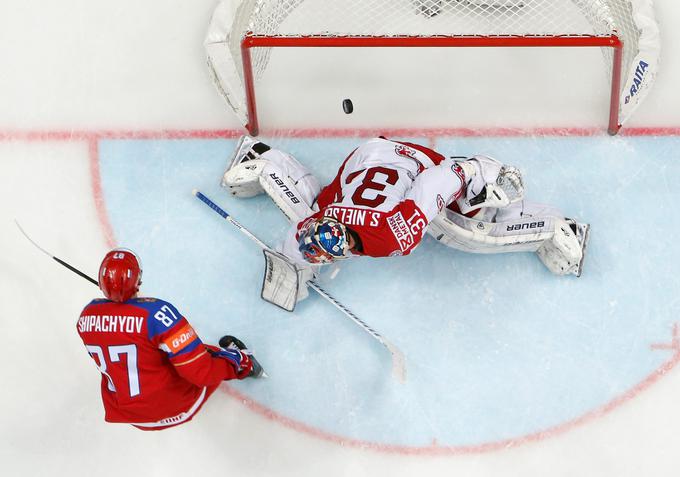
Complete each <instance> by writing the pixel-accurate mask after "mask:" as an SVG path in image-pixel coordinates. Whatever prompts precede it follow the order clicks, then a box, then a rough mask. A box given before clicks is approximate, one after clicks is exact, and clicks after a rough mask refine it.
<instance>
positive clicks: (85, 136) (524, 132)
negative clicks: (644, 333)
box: [0, 127, 680, 456]
mask: <svg viewBox="0 0 680 477" xmlns="http://www.w3.org/2000/svg"><path fill="white" fill-rule="evenodd" d="M241 134H242V132H241V131H240V130H226V129H225V130H212V129H197V130H146V131H144V130H139V131H137V130H130V131H126V130H95V131H75V130H73V131H0V141H28V142H48V141H86V142H87V145H88V155H89V166H90V179H91V184H92V193H93V198H94V203H95V207H96V210H97V216H98V218H99V221H100V224H101V226H102V228H103V231H104V239H105V241H106V244H107V246H108V247H110V248H112V247H115V245H116V239H115V235H114V233H113V228H112V227H111V223H110V221H109V218H108V214H107V211H106V204H105V201H104V195H103V190H102V185H101V175H100V170H99V147H98V146H99V141H100V140H106V139H140V140H141V139H159V140H162V139H220V138H224V139H231V138H236V137H239V136H240V135H241ZM380 134H383V135H386V136H409V137H413V136H416V137H418V136H420V137H427V138H429V140H430V144H432V143H433V142H434V141H435V139H436V138H437V137H438V136H454V137H455V136H458V137H494V136H495V137H499V136H501V137H521V136H596V135H601V134H602V130H601V129H597V128H534V129H519V128H517V129H514V128H491V129H467V128H453V129H388V130H378V129H362V130H356V129H305V130H296V131H270V132H268V133H266V134H264V135H283V136H286V137H301V138H310V137H319V138H321V137H371V136H375V135H380ZM619 135H623V136H680V127H663V128H627V129H623V130H622V131H621V133H620V134H619ZM651 348H652V349H672V350H674V351H675V353H673V356H672V358H671V359H670V360H669V361H666V362H665V363H664V364H662V365H661V367H659V368H658V369H657V370H655V371H654V372H653V373H652V374H650V375H649V376H648V377H647V378H645V379H644V380H643V381H642V382H640V383H638V384H637V385H636V386H635V387H633V388H631V389H630V390H628V391H627V392H625V393H624V394H622V395H621V396H619V397H617V398H615V399H613V400H612V401H610V402H609V403H607V404H605V405H603V406H601V407H599V408H597V409H595V410H592V411H590V412H588V413H586V414H584V415H583V416H580V417H578V418H576V419H573V420H571V421H567V422H565V423H562V424H559V425H557V426H553V427H550V428H548V429H545V430H543V431H539V432H535V433H532V434H527V435H525V436H521V437H517V438H514V439H506V440H501V441H496V442H488V443H483V444H477V445H467V446H440V445H437V443H436V442H433V443H432V444H431V445H429V446H402V445H392V444H381V443H377V442H370V441H362V440H358V439H348V438H345V437H342V436H339V435H336V434H332V433H329V432H325V431H322V430H320V429H316V428H314V427H312V426H309V425H307V424H305V423H303V422H300V421H296V420H294V419H291V418H289V417H287V416H284V415H282V414H278V413H276V412H274V411H273V410H272V409H269V408H267V407H265V406H263V405H261V404H259V403H257V402H255V401H253V400H252V399H251V398H249V397H248V396H246V395H244V394H241V393H240V392H239V391H237V390H236V389H234V388H232V387H231V386H229V385H225V386H223V387H222V389H223V390H224V392H225V393H227V394H228V395H230V396H231V397H233V398H235V399H238V400H239V401H241V402H242V403H243V404H244V405H245V406H246V407H248V408H249V409H250V410H252V411H253V412H255V413H256V414H259V415H261V416H263V417H265V418H267V419H269V420H272V421H275V422H277V423H279V424H282V425H284V426H286V427H288V428H291V429H293V430H296V431H298V432H302V433H305V434H308V435H311V436H314V437H316V438H319V439H323V440H326V441H330V442H334V443H336V444H338V445H341V446H348V447H353V448H359V449H369V450H374V451H379V452H384V453H392V454H403V455H418V456H426V455H431V456H435V455H455V454H476V453H483V452H492V451H500V450H503V449H507V448H511V447H517V446H519V445H524V444H528V443H530V442H537V441H541V440H543V439H547V438H550V437H554V436H557V435H559V434H563V433H565V432H567V431H569V430H571V429H573V428H575V427H577V426H579V425H582V424H585V423H587V422H589V421H592V420H593V419H596V418H599V417H602V416H604V415H605V414H607V413H609V412H611V411H613V410H614V409H616V408H618V407H619V406H621V405H623V404H624V403H626V402H628V401H630V400H631V399H633V398H635V397H636V396H637V395H638V394H640V393H641V392H643V391H644V390H646V389H647V388H649V387H651V386H652V385H653V384H654V383H655V382H656V381H658V380H659V379H660V378H661V377H662V376H664V375H666V374H667V373H668V372H669V371H670V370H671V369H673V368H674V367H675V366H676V365H677V364H678V362H680V328H679V327H678V324H675V325H674V326H673V338H672V341H671V343H670V344H653V345H651Z"/></svg>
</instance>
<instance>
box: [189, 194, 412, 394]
mask: <svg viewBox="0 0 680 477" xmlns="http://www.w3.org/2000/svg"><path fill="white" fill-rule="evenodd" d="M192 193H193V195H194V196H195V197H196V198H197V199H199V200H200V201H201V202H203V203H204V204H205V205H207V206H208V207H210V208H211V209H212V210H214V211H215V212H216V213H217V214H219V215H220V216H221V217H222V218H223V219H225V220H226V221H227V222H229V223H230V224H232V225H233V226H234V227H236V228H237V229H238V230H239V231H240V232H241V233H242V234H243V235H245V236H246V237H248V238H249V239H250V240H252V241H253V242H255V243H256V244H257V245H259V246H260V248H262V249H263V250H268V251H273V250H272V249H271V248H270V247H269V246H268V245H267V244H265V243H264V242H263V241H262V240H260V239H259V238H257V237H256V236H255V235H253V234H252V233H251V232H250V231H249V230H248V229H246V228H245V227H244V226H243V225H241V224H240V223H239V222H238V221H237V220H236V219H234V218H233V217H232V216H231V215H229V214H228V213H227V212H225V211H224V210H223V209H222V208H221V207H220V206H219V205H217V204H216V203H214V202H213V201H212V200H210V199H209V198H208V197H206V196H205V195H204V194H203V193H202V192H200V191H198V190H196V189H194V190H193V192H192ZM307 285H309V287H310V288H312V290H314V291H316V292H317V293H318V294H319V295H320V296H321V297H322V298H324V299H325V300H326V301H328V302H330V303H331V304H332V305H333V306H334V307H336V308H337V309H338V310H340V311H341V312H342V313H343V314H344V315H345V316H347V317H348V318H350V319H351V320H352V321H353V322H354V323H356V324H357V325H359V327H361V329H363V330H364V331H366V332H367V333H368V334H369V335H371V336H372V337H373V338H374V339H375V340H376V341H378V342H379V343H380V344H382V345H383V346H384V347H385V348H387V350H388V351H389V352H390V354H391V355H392V374H393V375H394V376H395V377H396V378H397V379H398V380H399V381H400V382H402V383H403V382H405V381H406V359H405V358H404V354H403V353H402V352H401V350H400V349H399V348H397V347H396V346H395V345H393V344H392V343H390V342H389V341H388V340H387V339H385V337H383V336H382V335H381V334H380V333H378V332H377V331H376V330H374V329H373V328H372V327H371V326H369V325H368V324H366V323H365V322H364V321H363V320H362V319H361V318H359V317H358V316H356V315H355V314H354V313H352V312H351V311H350V310H349V309H348V308H347V307H346V306H344V305H343V304H342V303H340V302H339V301H338V300H337V299H335V298H334V297H333V296H332V295H331V294H330V293H328V292H327V291H326V290H324V289H323V288H322V287H321V286H320V285H319V284H318V283H317V282H315V281H313V280H310V281H308V282H307Z"/></svg>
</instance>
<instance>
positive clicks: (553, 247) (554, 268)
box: [536, 219, 583, 275]
mask: <svg viewBox="0 0 680 477" xmlns="http://www.w3.org/2000/svg"><path fill="white" fill-rule="evenodd" d="M536 254H537V255H538V258H540V259H541V262H543V264H544V265H545V266H546V267H547V268H548V270H550V271H551V272H552V273H554V274H556V275H567V274H570V273H572V274H577V273H578V272H579V271H580V270H579V267H580V263H581V260H582V259H583V245H582V243H581V242H580V241H579V239H578V237H577V236H576V233H575V232H574V230H572V228H571V227H570V226H569V224H568V223H567V222H565V221H564V220H562V219H556V220H555V233H554V234H553V236H552V238H551V239H548V240H546V241H544V242H543V244H542V245H541V247H539V249H538V250H537V251H536Z"/></svg>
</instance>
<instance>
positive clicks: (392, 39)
mask: <svg viewBox="0 0 680 477" xmlns="http://www.w3.org/2000/svg"><path fill="white" fill-rule="evenodd" d="M260 47H265V48H291V47H295V48H314V47H335V48H337V47H342V48H352V47H362V48H367V47H369V48H370V47H387V48H393V47H402V48H404V47H405V48H408V47H423V48H425V47H447V48H452V47H459V48H460V47H543V48H544V47H598V48H612V49H613V55H612V62H613V64H612V79H611V95H610V103H609V122H608V126H607V132H608V133H609V134H610V135H612V136H613V135H616V133H617V132H618V131H619V130H620V129H621V123H620V121H619V101H620V98H621V70H622V64H623V42H622V41H621V39H620V38H619V37H617V36H616V35H610V36H589V35H564V36H543V35H540V36H539V35H535V36H532V35H525V36H505V35H502V36H501V35H499V36H430V37H421V36H417V37H415V36H352V35H345V36H334V37H328V36H314V35H305V36H265V35H254V34H253V33H252V32H247V33H246V34H245V35H244V37H243V39H242V40H241V59H242V68H243V81H244V88H245V96H246V107H247V111H248V124H246V125H245V127H246V129H247V130H248V132H249V133H250V135H252V136H257V135H258V134H259V131H260V127H259V119H258V114H257V98H256V92H255V75H254V73H253V65H252V56H251V49H252V48H260Z"/></svg>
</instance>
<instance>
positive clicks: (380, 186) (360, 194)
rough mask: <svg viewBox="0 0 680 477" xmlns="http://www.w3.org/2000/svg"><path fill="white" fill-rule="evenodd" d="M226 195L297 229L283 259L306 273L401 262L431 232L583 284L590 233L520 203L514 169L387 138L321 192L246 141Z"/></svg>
mask: <svg viewBox="0 0 680 477" xmlns="http://www.w3.org/2000/svg"><path fill="white" fill-rule="evenodd" d="M222 185H223V186H225V187H227V188H228V189H229V191H230V193H231V194H232V195H235V196H237V197H251V196H254V195H257V194H260V193H262V192H266V193H267V194H268V195H269V196H270V197H271V198H272V200H273V201H274V202H275V203H276V205H277V206H278V207H279V208H280V209H281V211H283V213H284V214H285V215H286V216H287V217H288V219H289V220H290V221H291V223H292V224H294V227H293V229H291V233H289V234H288V237H287V238H286V240H285V242H284V244H283V245H282V247H280V251H281V252H283V254H284V255H285V256H287V257H289V258H290V259H291V260H293V261H294V262H296V263H297V264H298V266H300V267H303V268H304V267H305V264H306V265H307V269H309V264H312V265H315V264H316V265H318V264H324V263H330V262H335V261H338V260H342V259H345V258H348V257H351V256H357V255H359V256H360V255H367V256H371V257H388V256H398V255H407V254H409V253H411V252H412V251H413V249H415V248H416V247H417V246H418V244H419V243H420V242H421V241H422V239H423V237H424V235H425V233H426V232H427V233H429V234H430V235H432V236H433V237H434V238H435V239H436V240H438V241H439V242H441V243H443V244H445V245H447V246H450V247H452V248H456V249H459V250H464V251H467V252H473V253H502V252H515V251H522V252H527V251H532V252H536V254H537V255H538V256H539V258H540V259H541V261H542V262H543V263H544V264H545V265H546V267H547V268H548V269H549V270H550V271H551V272H553V273H555V274H558V275H565V274H574V275H580V273H581V267H582V264H583V256H584V249H585V244H586V242H587V237H588V230H589V226H588V225H587V224H579V223H578V222H576V221H574V220H571V219H566V218H565V217H564V215H563V214H562V213H561V212H560V211H558V210H557V209H555V208H554V207H550V206H545V205H541V204H536V203H531V202H527V201H525V200H524V198H523V194H524V185H523V181H522V176H521V173H520V171H519V170H518V169H516V168H514V167H512V166H506V165H503V164H502V163H500V162H499V161H497V160H495V159H493V158H490V157H488V156H483V155H476V156H473V157H470V158H461V157H457V158H446V157H444V156H443V155H441V154H439V153H438V152H436V151H434V150H432V149H430V148H427V147H425V146H421V145H418V144H414V143H410V142H402V141H393V140H389V139H387V138H384V137H379V138H375V139H371V140H369V141H367V142H365V143H364V144H362V145H360V146H359V147H357V148H356V149H355V150H354V151H352V153H351V154H350V155H349V157H347V158H346V159H345V161H344V162H343V163H342V165H341V167H340V170H339V171H338V173H337V175H336V176H335V178H334V179H333V181H332V182H331V183H330V184H328V185H327V186H326V187H324V188H323V189H322V188H321V187H320V186H319V183H318V181H317V180H316V179H315V178H314V176H313V175H312V174H311V173H310V172H309V171H308V170H307V169H306V168H305V167H304V166H303V165H302V164H300V163H299V162H298V161H297V160H296V159H295V158H294V157H292V156H291V155H290V154H287V153H285V152H283V151H280V150H276V149H272V148H270V147H269V146H267V145H266V144H263V143H262V142H258V141H257V140H255V139H253V138H250V137H248V136H244V137H243V138H242V139H241V141H240V142H239V144H238V146H237V148H236V151H235V152H234V155H233V158H232V161H231V163H230V165H229V168H228V169H227V171H226V172H225V174H224V177H223V179H222ZM310 276H311V275H310V274H307V275H306V277H303V278H302V282H303V283H305V281H306V280H308V279H309V278H308V277H310ZM304 288H305V287H302V291H303V294H304ZM300 298H302V295H301V296H300Z"/></svg>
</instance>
